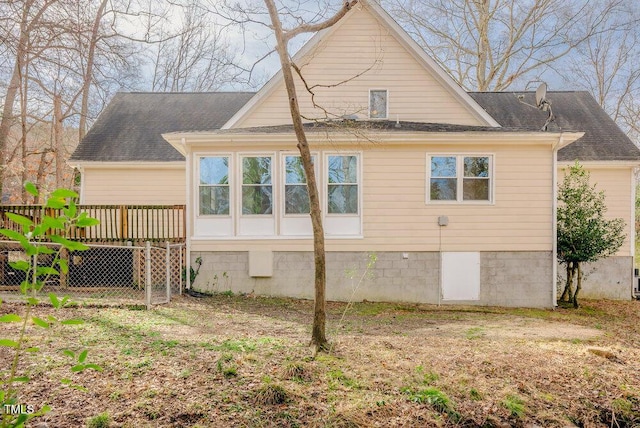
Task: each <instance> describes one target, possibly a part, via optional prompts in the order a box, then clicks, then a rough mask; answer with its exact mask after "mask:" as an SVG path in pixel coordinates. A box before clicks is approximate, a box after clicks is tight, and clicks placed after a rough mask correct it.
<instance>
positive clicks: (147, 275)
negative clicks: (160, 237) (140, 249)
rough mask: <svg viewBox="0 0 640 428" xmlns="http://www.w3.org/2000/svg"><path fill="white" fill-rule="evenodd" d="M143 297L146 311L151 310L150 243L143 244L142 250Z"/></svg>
mask: <svg viewBox="0 0 640 428" xmlns="http://www.w3.org/2000/svg"><path fill="white" fill-rule="evenodd" d="M144 271H145V289H144V290H145V297H146V303H147V310H150V309H151V242H149V241H147V242H145V249H144Z"/></svg>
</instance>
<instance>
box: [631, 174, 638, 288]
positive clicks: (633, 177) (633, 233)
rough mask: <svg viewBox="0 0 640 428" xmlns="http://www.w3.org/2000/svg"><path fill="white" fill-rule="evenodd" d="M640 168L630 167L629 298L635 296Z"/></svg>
mask: <svg viewBox="0 0 640 428" xmlns="http://www.w3.org/2000/svg"><path fill="white" fill-rule="evenodd" d="M639 172H640V169H639V168H638V167H637V166H636V167H634V168H632V169H631V217H629V218H630V219H631V224H630V225H629V229H630V235H631V236H630V239H629V241H631V242H630V245H631V248H630V249H629V250H630V251H631V300H633V299H634V298H635V295H634V288H635V284H634V282H635V279H636V278H635V267H636V225H635V218H636V188H637V187H638V173H639Z"/></svg>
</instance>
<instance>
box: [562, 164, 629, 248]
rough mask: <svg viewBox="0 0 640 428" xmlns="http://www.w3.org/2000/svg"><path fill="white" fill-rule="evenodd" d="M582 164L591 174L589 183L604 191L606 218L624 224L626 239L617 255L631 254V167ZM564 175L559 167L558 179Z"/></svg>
mask: <svg viewBox="0 0 640 428" xmlns="http://www.w3.org/2000/svg"><path fill="white" fill-rule="evenodd" d="M584 166H585V168H586V169H587V170H589V172H590V174H591V184H595V185H596V190H598V191H601V190H602V191H604V193H605V202H606V204H607V212H606V217H607V218H622V219H623V220H624V222H625V224H626V227H625V233H626V235H627V239H626V240H625V242H624V244H622V247H621V248H620V250H619V251H618V252H617V253H616V255H617V256H632V255H633V254H632V251H631V248H632V246H631V244H632V242H631V241H632V239H631V237H632V236H634V235H633V230H632V228H634V227H635V219H634V218H633V217H632V215H635V214H632V212H633V213H635V211H632V207H633V206H634V205H633V200H634V196H635V195H633V194H632V193H633V188H632V184H631V183H632V178H633V170H632V168H630V167H629V168H620V167H615V166H613V167H606V166H592V165H589V164H588V163H586V162H585V163H584ZM563 177H564V171H563V170H562V168H560V171H559V173H558V181H559V182H561V181H562V179H563Z"/></svg>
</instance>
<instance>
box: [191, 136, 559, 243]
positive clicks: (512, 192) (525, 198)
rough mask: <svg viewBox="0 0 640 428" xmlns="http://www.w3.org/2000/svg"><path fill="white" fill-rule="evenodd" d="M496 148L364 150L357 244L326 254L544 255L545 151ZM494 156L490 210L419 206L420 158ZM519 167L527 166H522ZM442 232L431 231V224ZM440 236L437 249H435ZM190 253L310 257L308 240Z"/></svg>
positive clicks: (548, 229)
mask: <svg viewBox="0 0 640 428" xmlns="http://www.w3.org/2000/svg"><path fill="white" fill-rule="evenodd" d="M517 144H518V143H517V142H515V141H514V142H513V145H500V146H494V147H491V146H490V145H488V146H487V147H486V150H484V151H478V146H457V147H456V149H455V151H452V150H447V149H445V147H446V146H438V147H433V148H427V146H425V147H420V148H417V147H409V146H407V147H400V148H399V147H393V148H389V147H382V146H377V147H372V148H371V147H370V148H363V152H362V156H363V168H364V169H363V186H362V191H363V228H364V239H328V240H327V249H328V250H329V251H438V249H439V248H442V250H443V251H551V249H552V244H553V237H552V225H551V222H552V206H553V204H552V202H553V201H552V169H553V163H552V159H551V151H550V149H549V147H543V146H527V147H525V148H516V149H514V148H513V146H517ZM510 146H511V147H510ZM428 153H429V154H437V153H446V154H488V155H493V156H494V168H495V173H494V177H495V181H496V183H495V197H494V201H495V203H494V204H492V205H486V204H485V205H481V204H435V203H434V204H426V203H425V197H426V194H425V191H426V168H427V158H426V156H427V154H428ZM522 159H527V162H523V161H522ZM441 215H446V216H448V217H449V225H448V226H446V227H443V228H442V229H441V228H440V227H439V226H438V225H437V221H438V216H441ZM440 232H442V242H441V245H440V241H439V240H440ZM192 244H193V250H194V251H207V250H209V251H211V250H215V249H220V248H224V249H225V251H246V250H248V249H265V250H274V251H311V250H312V241H311V240H310V239H304V240H294V239H267V240H244V241H232V240H227V241H201V240H194V241H193V242H192Z"/></svg>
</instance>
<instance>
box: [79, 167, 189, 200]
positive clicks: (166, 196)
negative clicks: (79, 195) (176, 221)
mask: <svg viewBox="0 0 640 428" xmlns="http://www.w3.org/2000/svg"><path fill="white" fill-rule="evenodd" d="M82 180H83V203H85V204H154V205H163V204H184V203H185V170H184V169H182V168H176V169H135V168H132V167H129V168H126V169H125V168H123V169H101V168H85V170H84V173H83V174H82Z"/></svg>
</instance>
